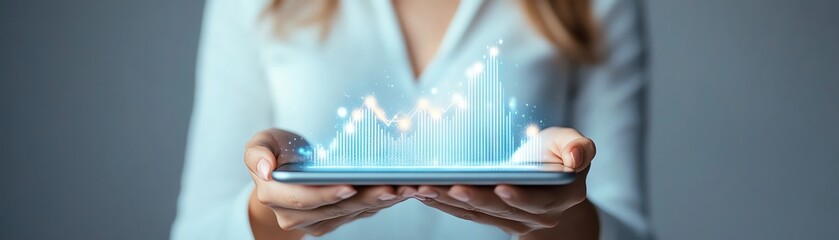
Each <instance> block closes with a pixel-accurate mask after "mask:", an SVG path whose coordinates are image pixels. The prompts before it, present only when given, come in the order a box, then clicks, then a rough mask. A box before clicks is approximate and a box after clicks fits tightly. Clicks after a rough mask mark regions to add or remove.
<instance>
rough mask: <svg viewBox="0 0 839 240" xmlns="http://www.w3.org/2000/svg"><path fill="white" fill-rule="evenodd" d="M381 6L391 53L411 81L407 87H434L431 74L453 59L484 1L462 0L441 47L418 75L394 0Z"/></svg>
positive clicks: (383, 0) (445, 33)
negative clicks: (439, 66)
mask: <svg viewBox="0 0 839 240" xmlns="http://www.w3.org/2000/svg"><path fill="white" fill-rule="evenodd" d="M380 1H381V4H380V5H379V6H380V9H379V10H380V11H381V12H382V13H384V15H386V18H387V19H385V21H384V23H385V24H386V26H384V27H385V29H383V30H384V32H385V38H386V41H389V42H391V43H390V44H392V46H393V48H394V49H393V51H394V52H392V53H391V54H394V57H395V58H399V60H398V61H399V62H400V64H399V65H401V66H400V67H399V68H400V69H401V71H402V72H404V73H405V74H406V75H407V76H404V77H405V79H408V81H409V82H408V85H410V86H414V87H416V86H424V85H429V84H434V82H429V81H430V79H426V78H428V77H427V76H429V75H432V74H433V72H434V71H437V68H438V67H437V65H439V64H441V62H444V61H445V59H447V58H449V57H450V54H451V52H452V51H453V48H454V47H455V46H456V45H457V43H458V42H459V41H460V40H461V38H462V37H463V35H464V34H465V32H466V30H467V29H468V28H469V25H470V24H471V22H472V19H473V18H474V16H475V13H476V12H477V11H478V9H479V8H480V3H481V2H482V1H481V0H460V2H459V3H458V6H457V10H455V13H454V15H453V16H452V19H451V20H450V21H449V24H448V26H446V31H445V32H444V33H443V38H442V39H441V40H440V44H439V46H438V47H437V49H436V50H435V52H434V55H433V56H432V57H431V59H430V60H429V61H428V63H427V64H426V65H425V68H423V69H422V71H419V72H418V73H415V72H414V67H413V64H414V62H413V59H411V54H410V51H409V49H408V46H407V42H406V38H405V32H404V29H403V28H402V26H401V22H400V21H399V17H398V16H397V12H396V9H395V8H394V6H393V2H392V0H380Z"/></svg>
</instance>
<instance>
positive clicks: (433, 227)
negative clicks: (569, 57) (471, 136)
mask: <svg viewBox="0 0 839 240" xmlns="http://www.w3.org/2000/svg"><path fill="white" fill-rule="evenodd" d="M336 13H337V15H336V16H335V18H334V19H333V21H335V22H334V23H333V25H332V28H331V29H330V30H329V35H328V37H327V38H325V39H323V41H320V36H321V35H320V34H321V32H320V30H319V29H317V28H316V27H313V28H306V29H299V30H296V31H295V32H294V34H292V35H290V36H289V38H288V39H286V40H284V41H276V39H271V38H267V37H266V38H265V41H263V42H261V44H260V49H259V50H260V53H261V57H262V64H263V65H264V70H265V76H266V80H267V81H269V84H268V85H269V86H270V92H271V93H272V96H273V105H274V124H275V126H276V127H277V128H282V129H287V130H290V131H293V132H296V133H298V134H301V135H302V136H304V137H306V138H308V140H309V141H310V142H314V143H328V142H330V141H331V140H332V139H333V138H335V136H336V131H340V126H339V125H340V123H341V119H340V117H339V116H338V115H337V114H336V111H337V110H338V109H339V108H341V107H344V108H346V109H349V110H350V111H351V110H352V109H354V108H356V107H359V106H362V104H363V98H364V97H366V96H370V95H375V97H376V99H377V100H378V101H377V102H378V103H379V105H380V106H381V107H382V108H383V109H384V110H385V111H386V112H388V113H392V112H396V111H405V110H410V109H412V108H414V107H415V105H416V103H417V99H420V98H425V99H428V100H429V101H430V102H431V103H432V105H435V106H445V105H447V104H448V103H449V101H451V96H452V94H453V93H464V92H466V91H467V90H465V88H466V87H465V86H464V83H465V84H466V85H468V84H469V80H468V77H467V76H468V75H469V74H468V73H467V71H468V69H470V68H472V67H473V66H474V65H475V64H476V63H481V64H482V65H484V67H485V68H484V70H489V69H488V68H487V67H489V66H487V64H492V62H491V61H490V62H488V61H487V59H488V58H489V59H490V60H491V58H493V56H492V55H491V54H490V49H491V48H493V47H496V48H497V49H498V55H497V56H496V59H497V62H496V64H497V66H498V71H497V72H498V76H497V79H498V80H499V81H501V82H502V83H503V90H504V95H505V98H504V99H503V101H504V104H505V105H515V107H516V108H518V109H528V110H527V111H528V112H527V114H532V115H534V116H533V119H538V121H539V122H538V125H539V126H542V127H545V126H565V125H567V120H566V119H567V117H566V114H567V113H566V112H567V108H568V107H567V105H568V102H569V101H568V100H569V98H570V94H572V92H571V91H572V89H571V76H572V74H571V71H570V69H569V68H568V67H566V65H564V64H562V61H561V60H560V59H558V58H557V55H556V52H555V50H554V48H553V47H552V46H551V44H550V43H548V42H547V41H546V40H544V39H543V38H542V37H540V36H539V35H538V34H537V33H536V32H535V31H534V30H533V29H531V28H530V27H529V25H528V22H527V21H526V19H525V18H524V15H523V13H522V12H521V10H520V9H519V6H518V5H517V4H516V3H515V2H508V1H486V2H484V1H479V0H461V4H460V6H459V7H458V10H457V11H456V13H455V15H454V17H453V19H452V21H451V23H450V26H449V27H448V29H447V31H446V34H445V36H444V37H443V40H442V42H441V44H440V47H439V48H438V50H437V53H436V54H435V57H434V58H433V59H432V60H431V62H430V63H429V64H428V65H427V66H426V68H425V69H424V70H423V72H422V73H421V75H420V76H419V78H418V79H416V78H415V77H414V73H413V72H412V68H411V64H410V62H409V61H410V60H409V58H408V56H407V50H406V48H405V44H404V41H403V37H402V35H401V31H400V28H399V23H398V20H397V18H396V15H395V13H394V11H393V8H392V6H391V2H390V0H376V1H369V2H368V1H364V2H353V4H341V5H340V7H339V10H338V11H337V12H336ZM485 80H486V79H485ZM511 98H515V99H514V100H512V99H511ZM511 100H512V103H511ZM475 105H477V104H475ZM324 126H327V127H324ZM408 226H410V227H408ZM392 236H404V238H406V239H411V238H415V239H440V238H456V237H458V236H461V237H466V236H468V238H470V239H509V235H507V234H505V233H504V232H502V231H501V230H499V229H497V228H495V227H490V226H486V225H480V224H477V223H474V222H470V221H466V220H460V219H457V218H454V217H451V216H449V215H447V214H445V213H442V212H439V211H437V210H434V209H431V208H428V207H426V206H424V205H423V204H421V203H419V202H417V201H414V200H408V201H405V202H403V203H400V204H398V205H396V206H394V207H391V208H389V209H385V210H383V211H381V212H380V213H378V214H377V215H375V216H373V217H371V218H367V219H361V220H358V221H355V222H353V223H350V224H348V225H345V226H342V227H341V228H339V229H337V230H336V231H335V232H333V233H330V234H328V235H326V236H324V237H322V238H323V239H330V238H332V237H335V238H336V239H338V238H340V239H352V238H354V237H359V238H364V239H376V238H377V237H381V238H382V239H391V238H392Z"/></svg>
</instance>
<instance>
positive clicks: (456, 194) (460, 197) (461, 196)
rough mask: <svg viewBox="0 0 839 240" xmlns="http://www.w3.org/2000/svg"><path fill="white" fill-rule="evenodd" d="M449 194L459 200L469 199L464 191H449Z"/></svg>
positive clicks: (465, 200)
mask: <svg viewBox="0 0 839 240" xmlns="http://www.w3.org/2000/svg"><path fill="white" fill-rule="evenodd" d="M449 196H452V198H454V199H457V200H458V201H461V202H468V201H469V195H468V194H466V193H465V192H449Z"/></svg>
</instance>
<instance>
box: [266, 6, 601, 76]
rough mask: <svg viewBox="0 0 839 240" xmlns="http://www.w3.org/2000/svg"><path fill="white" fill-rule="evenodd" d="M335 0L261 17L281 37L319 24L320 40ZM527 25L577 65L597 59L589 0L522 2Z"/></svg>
mask: <svg viewBox="0 0 839 240" xmlns="http://www.w3.org/2000/svg"><path fill="white" fill-rule="evenodd" d="M338 3H339V2H338V1H337V0H273V1H271V3H270V4H269V5H268V7H267V8H266V9H265V11H264V14H263V17H264V18H267V19H270V20H271V21H272V22H273V24H274V25H273V28H274V29H273V30H274V33H275V34H276V35H277V36H279V37H281V38H282V37H284V36H286V34H287V33H288V32H289V31H291V29H293V28H294V27H299V26H304V25H311V24H320V25H321V37H323V38H325V37H326V36H327V35H328V34H329V31H328V30H329V28H330V27H331V24H332V18H333V17H334V16H335V12H336V11H337V9H338ZM520 3H521V8H522V10H523V11H524V13H525V15H526V16H527V20H528V22H530V25H531V26H532V27H533V28H534V29H535V30H536V31H537V32H538V33H539V34H541V35H542V36H543V37H545V38H546V39H547V40H548V41H549V42H550V43H551V44H553V46H554V47H555V48H556V49H557V50H558V51H559V52H560V53H561V54H563V55H565V56H567V57H568V58H570V59H571V60H572V61H575V62H579V63H589V64H590V63H596V62H597V61H598V60H599V59H600V53H599V44H600V38H601V37H600V29H599V26H598V24H597V22H596V20H595V18H594V13H593V11H592V9H591V3H590V1H589V0H522V1H521V2H520Z"/></svg>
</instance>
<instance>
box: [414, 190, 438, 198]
mask: <svg viewBox="0 0 839 240" xmlns="http://www.w3.org/2000/svg"><path fill="white" fill-rule="evenodd" d="M417 195H420V196H423V197H426V198H436V197H437V196H440V195H438V194H437V192H434V191H431V190H427V191H420V192H418V193H417Z"/></svg>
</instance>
